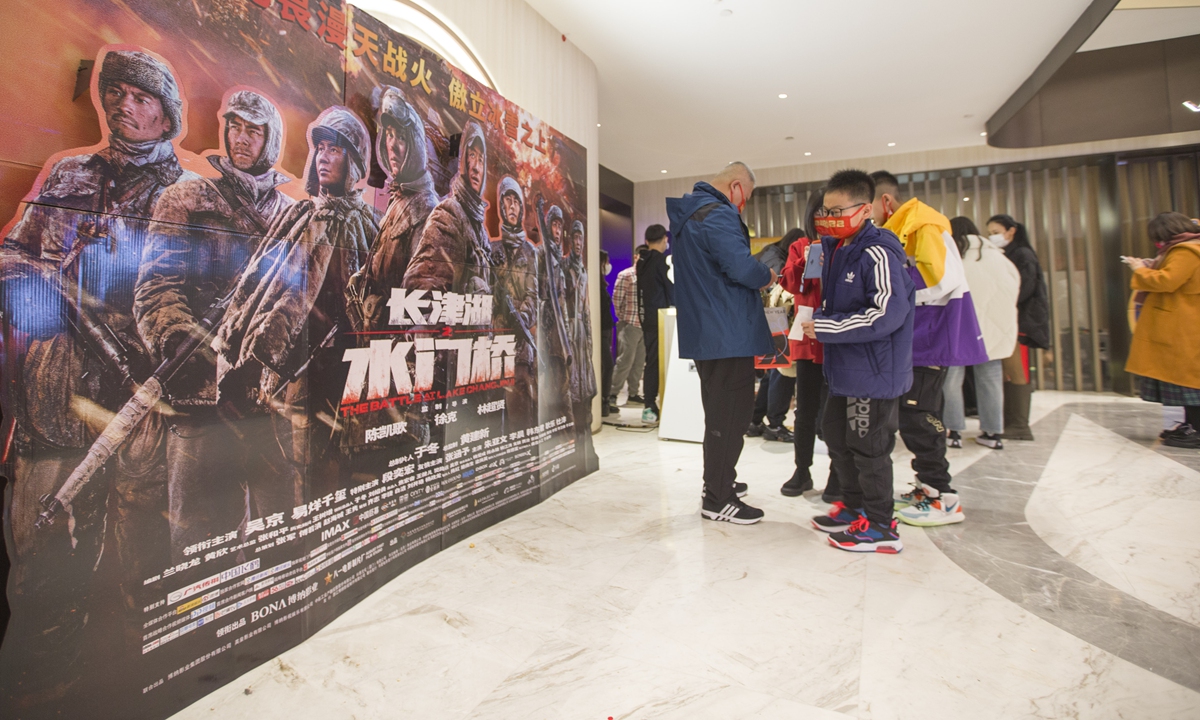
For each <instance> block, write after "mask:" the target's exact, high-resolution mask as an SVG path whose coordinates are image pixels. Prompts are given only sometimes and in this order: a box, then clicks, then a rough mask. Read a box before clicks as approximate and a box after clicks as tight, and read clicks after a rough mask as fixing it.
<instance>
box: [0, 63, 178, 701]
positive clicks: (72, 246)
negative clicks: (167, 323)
mask: <svg viewBox="0 0 1200 720" xmlns="http://www.w3.org/2000/svg"><path fill="white" fill-rule="evenodd" d="M97 67H98V68H99V72H98V73H97V75H96V78H95V79H94V83H93V102H94V104H95V105H96V108H97V112H98V114H99V115H100V117H101V118H103V127H104V141H103V142H102V143H101V144H100V146H98V147H95V148H91V149H90V152H85V153H83V154H66V155H65V156H64V157H61V158H59V159H57V160H51V161H50V162H48V163H47V169H48V171H44V172H43V176H42V177H43V178H44V179H43V180H41V181H40V182H39V183H38V184H37V185H35V187H34V189H33V190H31V192H30V193H29V195H28V196H27V197H26V204H25V205H24V207H23V208H22V209H21V210H20V211H19V216H18V219H17V221H16V223H15V224H14V225H11V226H10V229H9V231H8V232H7V233H6V235H5V239H4V244H3V246H2V248H0V282H2V283H3V288H4V292H3V294H4V297H3V305H4V310H5V315H6V318H8V319H9V321H10V322H11V331H10V332H9V333H6V337H5V343H4V346H5V351H6V352H12V353H19V355H20V357H19V358H14V360H15V361H14V362H13V363H11V364H9V363H6V366H7V367H14V366H15V368H16V369H17V370H18V372H19V373H20V382H19V383H17V384H16V385H15V386H14V389H16V390H17V391H18V392H20V393H21V396H20V397H19V398H17V399H16V401H15V402H13V401H10V402H8V403H6V405H5V415H7V416H12V417H13V421H14V426H13V427H14V432H13V433H12V435H11V437H12V447H11V455H10V453H9V449H8V448H6V451H5V454H6V455H7V456H9V458H10V460H11V462H12V463H13V464H12V475H14V476H15V478H16V481H15V482H14V492H13V495H12V499H11V505H10V507H8V508H7V512H6V516H7V517H9V518H11V522H12V528H11V532H12V535H11V537H12V538H13V540H14V542H15V546H14V547H13V548H12V550H11V554H12V557H13V578H12V581H11V583H10V588H11V592H10V593H9V602H10V604H11V606H12V608H13V616H14V618H17V619H18V620H19V621H18V622H14V623H12V626H11V627H10V629H9V631H8V634H7V635H6V639H5V643H4V646H3V650H2V652H0V670H2V671H3V674H4V675H5V676H6V677H11V678H15V681H16V682H17V683H20V684H21V685H22V686H23V687H25V688H27V690H25V692H27V693H29V694H31V695H38V696H45V697H49V698H54V697H57V696H59V695H60V694H61V692H62V691H63V689H64V687H65V686H69V685H71V684H74V683H75V682H77V681H78V679H79V677H80V675H81V674H82V673H83V669H82V667H81V666H80V663H79V659H80V657H81V652H82V642H83V629H84V625H85V624H86V623H87V619H88V613H89V610H90V609H91V607H90V605H91V592H90V591H91V580H92V577H91V576H92V572H93V570H94V569H95V567H96V566H97V564H98V562H99V560H100V556H101V553H102V550H103V547H104V543H105V533H104V531H105V523H106V518H107V517H108V512H107V508H108V506H109V504H110V500H109V496H110V493H111V495H112V496H113V499H112V501H111V503H112V506H113V507H114V508H115V516H114V517H112V518H110V520H111V522H113V524H114V528H115V540H116V545H117V547H116V550H117V553H118V555H119V557H120V560H121V572H120V587H121V591H122V596H123V598H124V602H125V606H126V607H127V608H135V607H139V606H140V604H141V601H142V599H143V595H142V592H141V591H142V583H141V578H144V577H148V576H149V575H151V574H152V572H153V569H154V568H158V567H162V566H164V565H166V564H167V560H168V556H167V553H166V550H167V548H168V547H169V543H168V542H167V537H168V528H167V523H166V521H165V519H164V517H165V510H166V492H165V490H166V488H165V487H164V486H163V485H162V483H161V481H160V478H161V477H162V473H163V462H164V455H163V434H162V430H163V428H162V423H161V419H160V418H159V417H158V416H157V415H153V416H152V417H150V418H148V419H147V421H146V422H144V423H142V424H141V425H140V426H139V427H138V428H137V430H136V431H135V433H133V434H132V435H131V436H130V437H129V438H127V440H126V441H125V443H124V444H123V445H122V446H121V449H120V451H119V452H118V453H117V455H116V458H115V459H114V461H113V462H112V463H110V464H109V465H107V466H106V467H105V468H104V470H103V477H100V478H96V479H95V481H94V482H91V483H89V484H88V485H87V486H86V487H85V488H84V491H83V492H81V493H80V494H79V495H78V496H77V497H75V498H74V502H72V503H71V504H70V506H69V509H68V511H67V512H66V518H65V520H64V521H62V522H59V523H56V524H55V525H54V526H53V527H51V528H47V529H45V530H43V531H39V530H37V529H36V528H35V522H36V520H37V518H38V516H39V514H40V513H41V512H42V511H43V510H44V507H43V505H42V503H41V498H42V497H43V496H47V495H53V494H54V492H55V491H56V490H58V488H59V487H60V486H61V485H62V484H63V483H64V482H65V481H66V479H67V477H68V475H69V474H70V473H71V472H72V471H73V470H75V468H76V467H77V466H79V465H80V463H81V462H82V461H83V460H84V457H85V455H86V453H87V450H88V447H89V446H90V445H91V444H92V441H93V440H95V438H96V435H97V433H98V429H99V428H102V427H103V418H104V417H105V415H109V414H111V413H113V412H115V411H117V410H119V409H120V408H121V406H122V405H123V404H124V403H125V401H126V400H127V399H128V398H129V397H130V395H131V394H132V392H133V388H134V384H135V383H136V382H137V381H139V380H140V379H142V378H144V377H145V375H146V374H148V367H149V365H150V362H151V360H150V354H149V352H148V351H147V349H146V348H145V346H143V344H142V343H141V341H140V339H139V337H138V333H137V328H136V324H135V322H134V317H133V294H134V284H135V281H136V279H137V273H138V259H139V258H140V257H141V254H142V250H143V247H144V245H145V242H146V238H147V228H148V226H149V224H150V218H151V216H152V214H153V210H154V206H155V203H156V201H157V200H158V199H159V198H160V196H161V195H162V194H163V193H164V192H165V190H166V189H167V188H168V187H170V186H172V185H173V184H175V183H178V182H181V181H185V182H186V181H188V180H190V179H193V178H195V177H196V175H195V174H193V173H188V172H185V171H184V170H183V169H182V167H181V166H180V163H179V160H178V158H177V144H178V142H179V141H180V139H181V135H182V134H183V132H184V118H185V117H186V115H185V108H186V105H185V102H184V97H183V94H182V93H181V91H180V88H179V83H178V81H177V79H176V76H175V73H174V71H173V70H172V69H171V67H170V66H169V65H168V64H167V63H166V62H165V61H164V60H163V59H162V58H160V57H157V56H155V55H153V54H152V53H149V52H147V51H145V50H144V49H140V48H133V47H115V48H108V49H105V50H104V51H102V52H101V55H100V57H99V58H98V60H97ZM18 348H20V349H18Z"/></svg>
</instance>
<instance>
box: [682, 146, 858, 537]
mask: <svg viewBox="0 0 1200 720" xmlns="http://www.w3.org/2000/svg"><path fill="white" fill-rule="evenodd" d="M753 192H754V173H753V172H751V171H750V168H748V167H746V165H745V164H744V163H737V162H735V163H730V164H729V165H728V166H726V168H725V169H724V170H722V171H721V173H720V174H719V175H717V177H715V178H714V179H713V181H712V182H711V183H706V182H699V183H696V186H695V187H694V188H693V189H692V192H691V193H689V194H687V195H684V196H683V197H682V198H668V199H667V216H668V217H669V218H670V220H671V237H673V238H674V240H675V304H676V308H677V309H676V312H677V313H678V315H677V317H676V328H677V329H678V334H679V356H680V357H682V358H690V359H692V360H695V361H696V371H697V373H699V375H700V398H701V402H702V403H703V404H704V495H703V502H702V506H701V510H700V512H701V515H702V516H703V517H705V518H708V519H709V520H723V521H726V522H731V523H736V524H738V525H751V524H753V523H756V522H758V521H759V520H761V519H762V516H763V513H762V510H759V509H757V508H753V507H750V506H749V505H746V504H745V503H743V502H742V501H741V500H740V499H739V498H740V497H741V496H742V495H745V493H746V485H745V483H739V482H737V471H736V470H735V469H734V468H735V466H736V465H737V461H738V457H740V456H741V454H742V445H743V444H744V442H745V441H744V439H743V437H742V433H744V432H745V431H746V427H747V426H748V425H749V424H750V419H751V417H752V416H753V414H754V356H755V355H768V354H771V353H773V352H775V349H774V343H772V341H771V331H770V329H769V328H768V327H767V319H766V315H765V314H764V313H763V307H762V300H761V299H760V297H759V294H758V291H759V290H760V289H762V288H765V287H769V286H770V285H771V284H773V283H774V282H775V272H774V271H773V270H771V269H770V268H768V267H767V266H766V265H764V264H762V263H760V262H759V261H757V260H755V259H754V258H753V257H751V255H750V233H749V231H748V230H747V229H746V226H745V224H743V223H742V217H741V213H742V210H743V209H744V208H745V207H746V201H747V200H749V199H750V194H751V193H753ZM869 204H870V201H869V200H868V205H869Z"/></svg>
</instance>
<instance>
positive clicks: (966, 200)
mask: <svg viewBox="0 0 1200 720" xmlns="http://www.w3.org/2000/svg"><path fill="white" fill-rule="evenodd" d="M963 202H971V198H969V197H965V198H963Z"/></svg>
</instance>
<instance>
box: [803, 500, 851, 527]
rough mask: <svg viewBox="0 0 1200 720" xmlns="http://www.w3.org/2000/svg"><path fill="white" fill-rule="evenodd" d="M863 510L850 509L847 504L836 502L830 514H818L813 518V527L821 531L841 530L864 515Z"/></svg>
mask: <svg viewBox="0 0 1200 720" xmlns="http://www.w3.org/2000/svg"><path fill="white" fill-rule="evenodd" d="M862 513H863V511H862V510H850V509H848V508H847V507H846V506H845V504H843V503H840V502H835V503H834V504H833V507H832V508H830V510H829V514H828V515H818V516H816V517H815V518H813V519H812V524H813V527H815V528H816V529H818V530H820V531H821V532H827V533H835V532H841V531H843V530H845V529H846V528H848V527H850V526H851V525H853V524H854V522H855V521H856V520H858V519H859V518H860V517H862Z"/></svg>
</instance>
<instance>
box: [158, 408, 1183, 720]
mask: <svg viewBox="0 0 1200 720" xmlns="http://www.w3.org/2000/svg"><path fill="white" fill-rule="evenodd" d="M624 412H625V413H627V414H628V415H629V416H631V417H632V414H633V411H632V410H625V411H624ZM1035 416H1036V419H1038V420H1039V422H1038V423H1037V424H1036V425H1035V427H1034V429H1035V432H1036V433H1037V435H1038V440H1037V442H1034V443H1021V444H1014V445H1013V446H1011V447H1010V448H1009V449H1006V450H1004V451H1002V452H992V451H989V450H987V449H985V448H982V447H979V446H977V445H974V444H973V443H969V442H968V443H967V445H968V447H966V448H964V449H963V450H954V451H951V459H952V463H953V470H954V472H955V473H956V483H957V485H958V486H959V488H960V492H961V494H962V497H963V501H964V506H965V507H966V512H967V518H968V519H967V522H965V523H963V524H961V525H957V526H952V527H948V528H940V529H935V530H930V531H925V530H919V529H915V528H904V529H903V530H902V537H903V540H904V543H905V550H904V552H903V553H902V554H900V555H898V556H856V555H850V554H847V553H842V552H839V551H837V550H835V549H833V548H831V547H829V546H828V544H827V543H826V541H825V538H824V537H823V536H822V535H820V534H819V533H817V532H816V531H814V530H812V529H811V528H810V526H809V518H810V517H811V516H812V515H814V514H817V513H819V512H821V511H822V509H823V508H824V505H822V504H821V503H820V501H819V499H818V498H816V497H809V498H798V499H789V498H784V497H782V496H780V495H779V493H778V487H779V485H780V484H781V483H782V482H783V481H784V480H786V479H787V477H788V476H789V475H790V474H791V446H790V445H783V444H781V443H763V442H762V441H761V440H750V441H748V443H747V446H746V451H745V453H744V454H743V456H742V461H741V463H740V465H739V472H740V474H741V479H742V480H744V481H746V482H748V483H749V484H750V495H749V496H748V497H747V500H748V501H749V502H750V503H751V504H755V505H758V506H760V507H762V508H763V509H765V510H766V512H767V517H766V521H765V522H763V523H760V524H759V525H756V526H752V527H734V526H730V525H728V524H724V523H711V522H707V521H701V519H700V515H699V495H700V479H699V477H700V469H701V457H700V455H701V453H700V448H699V446H696V445H689V444H683V443H672V442H659V441H657V438H656V436H655V435H654V434H653V433H651V434H637V433H633V432H628V431H619V430H615V429H613V428H610V427H606V428H605V429H604V431H603V432H601V433H600V434H599V435H598V436H597V437H596V445H597V448H598V452H599V454H600V458H601V467H602V469H601V471H600V472H599V473H597V474H595V475H593V476H591V477H588V478H585V479H584V480H582V481H580V482H578V483H576V484H575V485H573V486H571V487H569V488H567V489H566V490H564V491H563V492H561V493H559V494H558V495H556V496H555V497H553V498H552V499H550V500H549V501H547V502H546V503H544V504H542V505H541V506H539V507H536V508H534V509H532V510H529V511H527V512H525V513H523V514H521V515H519V516H517V517H515V518H512V519H510V520H508V521H506V522H504V523H501V524H500V525H497V526H495V527H493V528H491V529H489V530H487V531H485V532H483V533H481V534H479V535H477V536H475V537H474V538H472V539H471V541H469V542H463V543H460V544H459V545H457V546H455V547H453V548H450V549H449V550H446V551H445V552H443V553H441V554H440V555H438V556H436V557H434V558H432V559H431V560H429V561H427V562H425V563H423V564H421V565H419V566H417V567H416V568H414V569H412V570H410V571H409V572H407V573H405V574H403V575H401V576H400V577H399V578H397V579H396V580H394V581H393V582H392V583H391V584H389V585H387V586H386V587H385V588H384V589H383V590H381V591H379V592H378V593H376V594H375V595H373V596H371V597H370V598H368V599H367V600H366V601H364V602H363V603H361V604H360V605H359V606H357V607H356V608H354V609H353V610H351V611H350V612H348V613H346V614H345V615H343V616H342V617H341V618H339V619H338V620H337V621H336V622H334V623H333V624H332V625H330V626H329V627H327V628H326V629H325V630H323V631H322V632H321V633H319V634H318V635H316V636H315V637H313V638H312V639H310V640H309V641H308V642H307V643H305V644H303V645H301V646H300V647H297V648H295V649H293V650H292V651H290V652H287V653H285V654H284V655H282V656H280V657H279V658H277V659H276V660H274V661H272V662H270V663H268V664H267V665H264V666H262V667H260V668H259V669H257V670H255V671H253V672H251V673H249V674H247V675H246V676H244V677H242V678H240V679H239V680H238V681H236V682H234V683H232V684H230V685H228V686H226V687H225V688H222V689H221V690H219V691H217V692H215V693H213V694H212V695H210V696H209V697H207V698H205V699H203V700H201V701H200V702H198V703H196V704H195V705H194V706H192V707H191V708H189V709H187V710H186V711H184V712H182V713H180V714H179V715H177V716H176V717H177V718H180V719H181V720H182V719H187V720H192V719H195V718H222V719H235V718H236V719H240V718H247V719H249V718H256V719H268V718H287V719H288V720H302V719H307V718H322V719H323V720H333V719H339V718H358V719H360V720H365V719H367V718H421V719H423V720H435V719H439V718H504V719H515V718H522V719H526V718H547V719H551V718H552V719H556V720H557V719H569V718H580V719H585V718H586V719H592V718H597V719H599V720H604V718H608V717H612V718H721V719H724V718H764V719H766V718H788V719H789V720H794V719H797V718H847V717H850V718H873V719H884V718H914V719H916V718H921V719H928V720H941V719H942V718H946V719H950V718H972V719H976V718H997V719H1000V718H1004V719H1009V718H1155V719H1158V718H1198V717H1200V692H1198V691H1200V534H1197V532H1196V528H1195V521H1194V519H1195V518H1196V517H1200V452H1185V451H1177V450H1171V449H1169V448H1162V447H1160V446H1159V445H1158V444H1157V443H1155V441H1154V440H1155V435H1156V434H1157V432H1158V430H1159V429H1161V414H1160V412H1159V410H1158V408H1157V407H1156V406H1150V405H1146V404H1144V403H1141V402H1139V401H1136V400H1128V399H1118V398H1102V397H1096V396H1081V395H1072V394H1065V393H1048V392H1047V393H1038V394H1037V395H1035ZM972 434H973V433H970V432H969V433H968V435H972ZM908 459H909V457H908V456H907V455H906V453H904V451H903V450H899V451H898V452H897V453H896V482H897V486H902V485H905V484H906V483H907V482H908V481H909V479H910V478H911V474H910V473H909V472H908V470H907V465H908ZM826 467H827V463H826V458H825V457H824V456H818V458H817V468H815V469H814V475H818V476H822V477H823V474H824V472H825V468H826ZM470 542H473V543H474V547H470Z"/></svg>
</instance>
